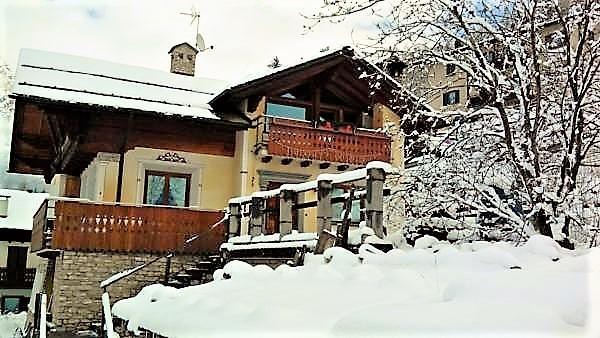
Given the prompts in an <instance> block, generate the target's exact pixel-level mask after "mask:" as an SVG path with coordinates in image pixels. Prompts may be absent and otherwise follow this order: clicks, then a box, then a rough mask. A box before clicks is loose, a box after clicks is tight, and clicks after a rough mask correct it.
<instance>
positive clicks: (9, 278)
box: [0, 268, 35, 289]
mask: <svg viewBox="0 0 600 338" xmlns="http://www.w3.org/2000/svg"><path fill="white" fill-rule="evenodd" d="M34 279H35V269H20V270H19V271H9V269H8V268H0V288H2V289H30V288H31V287H33V281H34Z"/></svg>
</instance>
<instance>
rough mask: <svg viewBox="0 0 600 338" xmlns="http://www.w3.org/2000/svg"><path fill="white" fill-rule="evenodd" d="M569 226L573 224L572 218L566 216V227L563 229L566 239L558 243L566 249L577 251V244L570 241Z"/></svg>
mask: <svg viewBox="0 0 600 338" xmlns="http://www.w3.org/2000/svg"><path fill="white" fill-rule="evenodd" d="M569 224H571V217H569V216H565V225H564V226H563V228H562V233H563V234H564V235H565V238H564V239H562V240H560V241H556V242H558V244H560V246H562V247H563V248H565V249H571V250H573V249H575V244H573V243H572V242H571V241H570V240H569Z"/></svg>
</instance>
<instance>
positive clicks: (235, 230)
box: [227, 203, 242, 239]
mask: <svg viewBox="0 0 600 338" xmlns="http://www.w3.org/2000/svg"><path fill="white" fill-rule="evenodd" d="M241 224H242V205H241V204H239V203H230V204H229V230H228V231H227V239H229V238H230V237H232V236H239V235H240V227H241Z"/></svg>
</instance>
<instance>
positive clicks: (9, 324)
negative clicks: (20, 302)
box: [0, 312, 27, 338]
mask: <svg viewBox="0 0 600 338" xmlns="http://www.w3.org/2000/svg"><path fill="white" fill-rule="evenodd" d="M25 320H27V313H26V312H21V313H18V314H13V313H8V314H5V315H0V338H16V337H20V335H19V334H18V332H19V329H22V328H23V327H24V326H25Z"/></svg>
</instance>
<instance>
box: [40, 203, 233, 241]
mask: <svg viewBox="0 0 600 338" xmlns="http://www.w3.org/2000/svg"><path fill="white" fill-rule="evenodd" d="M55 215H56V219H55V221H54V229H53V231H52V245H51V247H52V249H63V250H74V251H91V252H138V253H165V252H169V251H172V250H175V251H176V252H185V253H202V252H207V253H208V252H216V251H217V250H218V247H219V245H220V244H221V243H222V242H223V240H224V227H223V226H218V227H216V228H215V229H213V230H212V231H208V230H209V228H210V226H211V225H213V224H215V223H217V222H218V221H219V220H220V219H221V218H222V217H223V213H222V212H219V211H201V210H192V209H182V208H170V207H158V206H128V205H114V204H99V203H98V204H96V203H91V202H79V201H56V204H55ZM196 234H202V237H201V238H199V239H198V240H196V241H194V242H193V243H192V244H191V245H190V247H188V248H185V249H181V248H180V247H181V245H182V243H184V241H185V240H186V239H188V238H190V237H191V236H193V235H196ZM178 248H179V249H178Z"/></svg>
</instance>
